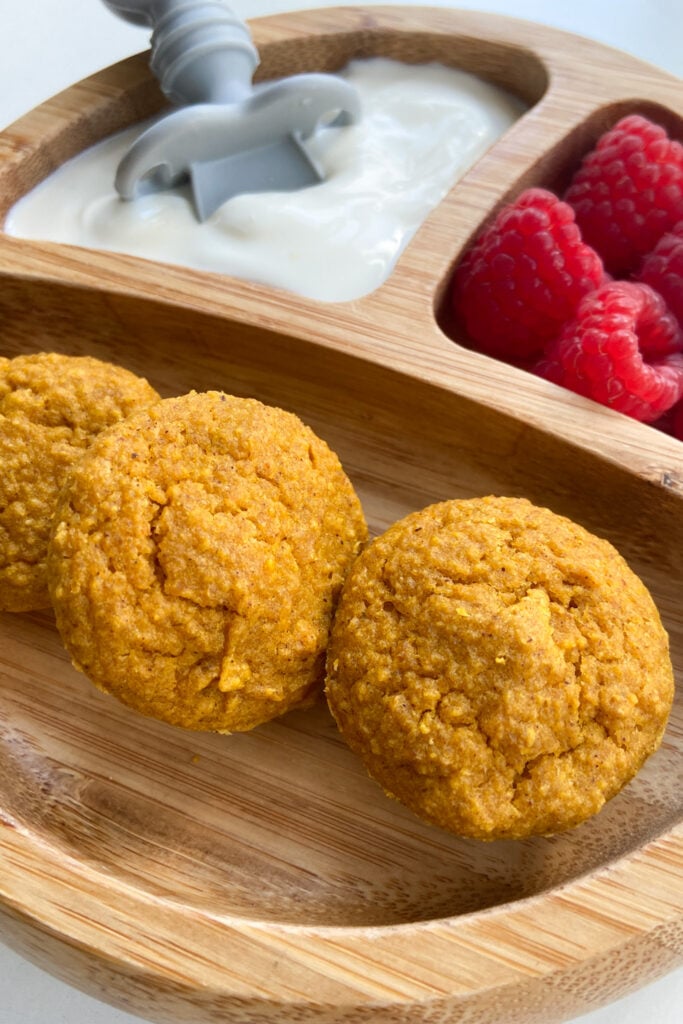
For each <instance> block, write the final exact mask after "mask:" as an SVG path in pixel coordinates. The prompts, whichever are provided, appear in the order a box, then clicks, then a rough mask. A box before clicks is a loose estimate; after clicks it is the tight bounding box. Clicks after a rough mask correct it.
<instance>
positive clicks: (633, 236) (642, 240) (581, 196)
mask: <svg viewBox="0 0 683 1024" xmlns="http://www.w3.org/2000/svg"><path fill="white" fill-rule="evenodd" d="M564 198H565V201H566V202H568V203H570V204H571V206H573V207H574V210H575V211H576V222H577V224H578V225H579V227H580V228H581V232H582V234H583V237H584V238H585V240H586V242H588V244H589V245H592V246H593V248H594V249H596V250H597V251H598V252H599V253H600V255H601V256H602V260H603V263H604V264H605V269H606V270H607V271H608V272H609V273H610V274H612V275H613V276H615V277H621V276H626V275H627V274H630V273H633V272H634V271H635V270H636V269H637V268H638V264H639V262H640V260H641V258H642V257H643V256H644V255H645V254H646V253H648V252H650V251H651V250H652V249H654V247H655V245H656V244H657V242H658V241H659V239H660V238H661V237H662V235H663V234H665V232H667V231H670V230H671V229H672V228H673V226H674V225H675V224H676V223H677V222H678V221H679V220H681V219H683V146H682V145H681V144H680V143H679V142H673V141H672V140H671V139H669V137H668V135H667V134H666V132H665V131H664V129H663V128H661V127H660V126H659V125H656V124H653V123H652V121H649V120H648V119H647V118H645V117H640V116H639V115H638V114H633V115H631V116H630V117H624V118H622V120H621V121H619V122H618V123H617V124H616V125H615V126H614V128H612V129H611V131H608V132H606V133H605V134H604V135H603V136H602V137H601V138H600V139H599V141H598V144H597V146H596V147H595V149H594V150H592V152H590V153H589V154H588V155H587V156H586V157H585V159H584V161H583V163H582V164H581V166H580V167H579V169H578V171H577V172H576V174H575V175H574V177H573V179H572V182H571V184H570V186H569V188H568V189H567V192H566V193H565V196H564Z"/></svg>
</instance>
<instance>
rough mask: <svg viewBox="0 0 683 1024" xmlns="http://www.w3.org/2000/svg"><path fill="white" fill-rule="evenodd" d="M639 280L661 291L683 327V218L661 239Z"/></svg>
mask: <svg viewBox="0 0 683 1024" xmlns="http://www.w3.org/2000/svg"><path fill="white" fill-rule="evenodd" d="M637 279H638V280H639V281H642V282H643V283H644V284H649V286H650V288H654V290H655V291H656V292H659V294H660V295H661V296H662V298H663V299H664V301H665V302H666V304H667V306H668V307H669V309H670V310H671V312H672V313H673V314H674V316H676V317H678V322H679V323H680V324H681V325H682V326H683V221H681V222H680V223H679V224H677V225H676V226H675V228H674V229H673V231H671V232H670V233H669V234H667V235H663V236H662V237H661V238H660V240H659V242H658V243H657V245H656V247H655V249H654V250H653V251H652V252H651V253H650V254H649V255H648V256H646V257H645V260H644V262H643V265H642V267H641V269H640V273H639V274H638V278H637Z"/></svg>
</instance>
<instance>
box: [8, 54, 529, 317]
mask: <svg viewBox="0 0 683 1024" xmlns="http://www.w3.org/2000/svg"><path fill="white" fill-rule="evenodd" d="M342 75H343V77H345V78H347V79H348V80H349V81H351V82H352V83H353V84H354V85H355V86H356V87H357V89H358V90H359V93H360V97H361V102H362V107H363V116H362V119H361V121H360V122H359V123H358V124H356V125H353V126H351V127H349V128H323V129H320V130H319V131H318V132H317V133H316V134H315V136H314V137H313V138H312V139H310V140H309V141H308V142H307V143H306V145H307V148H308V149H309V152H310V153H311V154H312V156H313V157H314V158H315V159H316V160H317V161H318V162H319V163H320V165H321V166H322V168H323V171H324V174H325V180H324V181H323V182H321V183H320V184H319V185H315V186H313V187H311V188H307V189H304V190H301V191H299V192H268V193H261V194H254V195H240V196H235V197H234V198H232V199H230V200H228V202H226V203H225V204H224V205H223V206H222V207H220V209H218V210H217V211H216V212H215V213H214V214H213V216H211V217H210V218H209V219H208V220H207V221H205V222H204V223H203V224H200V223H199V222H198V221H197V219H196V217H195V213H194V209H193V206H192V203H191V200H190V194H189V190H188V189H186V188H180V189H173V190H170V191H167V192H158V193H155V194H148V195H144V196H141V197H140V198H137V199H135V200H134V201H132V202H129V201H124V200H122V199H120V198H119V196H118V195H117V193H116V191H115V189H114V176H115V173H116V168H117V166H118V163H119V161H120V159H121V158H122V156H123V155H124V153H125V152H126V151H127V149H128V147H129V146H130V144H131V143H132V142H133V140H134V139H135V138H136V136H137V135H138V134H139V133H140V131H141V127H140V126H136V127H135V128H133V129H130V130H128V131H125V132H122V133H120V134H118V135H116V136H112V137H111V138H109V139H106V140H105V141H104V142H101V143H98V144H97V145H96V146H93V147H92V148H90V149H88V150H86V151H84V152H83V153H81V154H79V155H78V156H76V157H74V158H73V159H72V160H70V161H68V162H67V163H66V164H64V165H63V166H62V167H61V168H59V170H58V171H56V172H55V173H54V174H52V175H51V176H50V177H49V178H47V179H46V180H45V181H44V182H42V183H41V184H40V185H39V186H38V187H37V188H35V189H34V190H33V191H32V192H30V193H29V194H28V195H26V196H25V197H24V198H23V199H21V200H20V201H19V202H18V203H17V204H16V205H15V206H14V207H13V209H12V210H11V211H10V213H9V215H8V218H7V220H6V222H5V225H4V230H5V232H6V233H7V234H9V235H14V236H17V237H21V238H32V239H40V240H42V241H52V242H64V243H68V244H71V245H78V246H87V247H88V248H94V249H108V250H113V251H116V252H122V253H128V254H131V255H135V256H141V257H144V258H146V259H152V260H158V261H161V262H163V263H173V264H180V265H182V266H187V267H193V268H196V269H199V270H207V271H213V272H217V273H220V274H228V275H231V276H233V277H238V278H241V279H243V280H249V281H254V282H260V283H261V284H266V285H271V286H273V287H277V288H284V289H287V290H288V291H290V292H294V293H296V294H298V295H302V296H304V297H306V298H311V299H317V300H319V301H323V302H343V301H347V300H350V299H356V298H360V297H361V296H363V295H367V294H368V293H369V292H371V291H374V290H375V289H376V288H377V287H379V285H380V284H382V282H383V281H385V280H386V278H387V277H388V276H389V274H390V273H391V270H392V268H393V266H394V265H395V263H396V261H397V259H398V257H399V255H400V253H401V252H402V250H403V249H404V248H405V246H406V244H407V243H408V241H409V240H410V238H411V237H412V236H413V235H414V234H415V232H416V231H417V229H418V228H419V226H420V224H421V223H422V221H423V220H424V219H425V217H426V216H427V215H428V214H429V212H430V211H431V210H432V209H433V208H434V207H435V206H437V205H438V203H439V202H440V201H441V199H443V197H444V196H445V195H446V193H447V192H448V190H449V189H450V188H451V187H452V185H453V184H454V182H455V181H456V180H457V179H458V178H459V177H460V176H461V175H463V174H464V173H465V172H466V171H467V170H468V168H469V167H471V166H472V164H473V163H474V162H475V161H476V160H477V159H478V157H479V156H481V155H482V153H484V152H485V151H486V150H487V149H488V148H489V146H490V145H491V144H492V143H493V142H494V141H495V140H496V139H497V138H498V137H499V136H500V135H502V133H503V132H504V131H505V130H506V129H507V128H508V127H509V126H510V125H511V124H512V123H513V122H514V121H515V120H516V119H517V118H518V117H519V116H520V115H521V114H522V113H523V112H524V109H525V107H524V105H523V104H522V102H521V101H520V100H518V99H517V98H516V97H514V96H511V95H510V94H508V93H506V92H504V91H503V90H501V89H499V88H497V87H496V86H493V85H490V84H489V83H488V82H485V81H483V80H482V79H479V78H477V77H475V76H474V75H470V74H468V73H467V72H464V71H459V70H455V69H453V68H447V67H444V66H443V65H439V64H422V65H409V64H401V63H399V62H398V61H394V60H389V59H386V58H381V57H376V58H371V59H369V60H358V61H353V62H352V63H351V64H349V65H348V67H347V68H346V69H345V70H344V71H343V72H342Z"/></svg>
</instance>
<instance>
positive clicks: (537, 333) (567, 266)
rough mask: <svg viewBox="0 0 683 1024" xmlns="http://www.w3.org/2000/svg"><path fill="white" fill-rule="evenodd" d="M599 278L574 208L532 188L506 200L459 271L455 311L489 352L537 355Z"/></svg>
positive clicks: (513, 358) (516, 358)
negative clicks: (512, 200) (508, 202)
mask: <svg viewBox="0 0 683 1024" xmlns="http://www.w3.org/2000/svg"><path fill="white" fill-rule="evenodd" d="M603 280H604V273H603V269H602V263H601V261H600V258H599V257H598V256H597V254H596V253H595V252H593V250H592V249H591V248H589V246H587V245H584V243H583V242H582V240H581V233H580V232H579V229H578V228H577V226H576V224H575V223H574V213H573V211H572V209H571V207H569V206H567V204H566V203H563V202H562V201H561V200H560V199H558V198H557V196H554V195H553V194H552V192H546V191H545V190H544V189H540V188H531V189H527V191H526V192H522V194H521V195H520V196H519V197H518V198H517V199H516V201H515V202H514V203H511V204H510V205H508V206H505V207H504V208H503V209H502V210H501V211H500V213H499V214H498V216H497V217H496V219H495V221H494V222H493V224H492V225H491V226H490V227H489V228H488V229H487V230H485V231H484V232H483V234H482V235H480V237H479V238H478V239H477V241H476V242H475V243H474V245H473V246H472V248H471V249H470V250H469V251H468V252H467V253H466V254H465V257H464V259H463V261H462V263H461V264H460V267H459V268H458V270H457V271H456V274H455V279H454V283H453V289H454V290H453V309H454V312H455V315H456V317H457V318H458V320H460V322H461V323H462V324H463V325H464V327H465V329H466V331H467V333H468V335H469V336H470V338H471V340H472V341H473V342H474V343H475V344H476V346H477V347H478V348H479V349H480V350H481V351H482V352H486V353H487V354H489V355H493V356H499V357H500V358H503V359H507V360H508V361H510V362H525V361H528V360H530V359H532V358H533V357H535V356H537V355H539V354H540V353H541V352H542V351H543V348H544V346H545V344H546V342H547V341H549V340H550V339H551V338H554V337H556V335H557V333H558V331H559V330H560V328H561V327H562V325H563V324H564V323H565V322H566V321H567V320H568V319H570V318H571V317H572V316H573V315H574V313H575V311H576V308H577V306H578V304H579V301H580V299H581V298H582V297H583V296H584V295H586V294H588V293H589V292H591V291H593V290H594V289H595V288H597V287H598V286H599V285H600V284H602V282H603Z"/></svg>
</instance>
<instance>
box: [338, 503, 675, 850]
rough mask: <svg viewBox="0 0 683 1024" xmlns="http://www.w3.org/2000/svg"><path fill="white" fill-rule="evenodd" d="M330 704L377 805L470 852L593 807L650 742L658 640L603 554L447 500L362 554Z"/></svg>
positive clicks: (573, 533)
mask: <svg viewBox="0 0 683 1024" xmlns="http://www.w3.org/2000/svg"><path fill="white" fill-rule="evenodd" d="M327 666H328V677H327V697H328V701H329V704H330V707H331V710H332V712H333V714H334V716H335V718H336V720H337V723H338V725H339V727H340V729H341V731H342V733H343V735H344V737H345V738H346V740H347V741H348V743H349V745H350V746H351V747H352V749H354V750H355V751H356V752H357V753H358V754H360V756H361V757H362V759H363V761H364V763H365V766H366V768H367V769H368V771H369V773H370V774H371V775H372V776H373V777H374V778H375V779H376V780H377V781H378V782H379V783H380V784H381V785H382V786H383V787H384V789H385V790H386V791H387V793H388V794H389V795H391V796H394V797H396V798H398V799H399V800H400V801H402V802H403V803H405V804H407V805H408V806H409V807H410V808H412V810H413V811H415V812H416V813H417V814H418V815H420V816H421V817H423V818H424V819H426V820H427V821H430V822H432V823H433V824H436V825H440V826H442V827H443V828H446V829H449V830H450V831H452V832H455V833H456V834H459V835H463V836H469V837H472V838H477V839H501V838H521V837H524V836H528V835H533V834H552V833H554V832H559V831H562V830H564V829H567V828H571V827H573V826H574V825H577V824H578V823H579V822H581V821H583V820H584V819H586V818H588V817H589V816H591V815H593V814H595V813H596V812H597V811H599V810H600V808H601V807H602V805H603V804H604V803H605V801H606V800H609V799H610V798H611V797H612V796H614V795H615V794H616V793H617V792H618V791H619V790H620V789H621V788H622V786H623V785H624V784H625V783H626V782H628V780H629V779H630V778H632V776H633V775H634V774H635V773H636V772H637V771H638V769H639V768H640V767H641V765H642V764H643V762H644V761H645V759H646V758H647V757H648V756H649V755H650V754H651V753H652V752H653V751H654V750H655V749H656V748H657V746H658V745H659V743H660V740H661V738H662V734H663V732H664V728H665V725H666V721H667V717H668V713H669V711H670V708H671V703H672V700H673V672H672V667H671V661H670V658H669V653H668V637H667V634H666V632H665V630H664V628H663V626H662V624H661V621H660V618H659V614H658V612H657V609H656V607H655V605H654V603H653V601H652V598H651V597H650V594H649V593H648V591H647V589H646V588H645V586H644V584H643V583H642V582H641V581H640V579H639V578H638V577H637V576H636V575H635V574H634V573H633V572H632V570H631V569H630V568H629V566H628V565H627V564H626V562H625V561H624V559H623V558H622V557H621V555H620V554H619V553H618V552H617V551H616V550H615V549H614V548H613V547H612V545H611V544H609V543H608V542H607V541H605V540H602V539H600V538H598V537H595V536H593V535H592V534H590V533H589V532H587V531H586V530H585V529H584V528H583V527H581V526H579V525H577V524H576V523H573V522H571V521H570V520H568V519H566V518H564V517H562V516H559V515H556V514H554V513H553V512H551V511H549V510H548V509H544V508H537V507H535V506H534V505H532V504H530V503H529V502H528V501H526V500H524V499H517V498H497V497H487V498H481V499H470V500H461V501H446V502H443V503H441V504H437V505H433V506H430V507H429V508H426V509H424V510H422V511H420V512H416V513H414V514H413V515H409V516H408V517H407V518H405V519H404V520H402V521H400V522H398V523H396V524H395V525H394V526H392V527H391V528H390V529H389V530H387V532H386V533H385V534H383V535H382V536H381V537H379V538H377V539H376V540H375V541H374V542H373V543H372V544H371V545H370V546H369V547H368V548H366V550H365V551H364V552H363V553H362V554H361V555H360V557H359V558H358V560H357V561H356V563H355V565H354V566H353V568H352V570H351V572H350V574H349V576H348V578H347V581H346V584H345V586H344V589H343V592H342V596H341V599H340V603H339V608H338V612H337V615H336V619H335V624H334V628H333V633H332V638H331V642H330V647H329V651H328V662H327Z"/></svg>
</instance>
